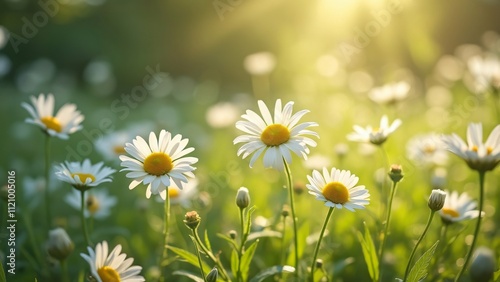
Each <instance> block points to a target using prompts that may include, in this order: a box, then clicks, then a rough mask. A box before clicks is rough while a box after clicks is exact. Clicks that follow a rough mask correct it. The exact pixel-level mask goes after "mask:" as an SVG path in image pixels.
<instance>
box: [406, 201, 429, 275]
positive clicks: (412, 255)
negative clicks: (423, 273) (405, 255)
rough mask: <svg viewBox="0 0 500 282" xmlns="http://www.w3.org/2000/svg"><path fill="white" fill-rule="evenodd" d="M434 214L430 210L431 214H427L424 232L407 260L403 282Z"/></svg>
mask: <svg viewBox="0 0 500 282" xmlns="http://www.w3.org/2000/svg"><path fill="white" fill-rule="evenodd" d="M434 213H436V212H435V211H433V210H431V213H430V214H429V219H428V220H427V225H426V226H425V229H424V232H423V233H422V235H420V238H418V241H417V244H415V247H414V248H413V250H412V251H411V255H410V258H409V259H408V264H407V265H406V270H405V276H404V279H403V282H406V279H408V274H409V273H410V265H411V261H412V260H413V257H414V256H415V253H416V251H417V248H418V245H420V243H421V242H422V239H424V237H425V234H426V233H427V230H429V227H430V226H431V222H432V219H433V218H434Z"/></svg>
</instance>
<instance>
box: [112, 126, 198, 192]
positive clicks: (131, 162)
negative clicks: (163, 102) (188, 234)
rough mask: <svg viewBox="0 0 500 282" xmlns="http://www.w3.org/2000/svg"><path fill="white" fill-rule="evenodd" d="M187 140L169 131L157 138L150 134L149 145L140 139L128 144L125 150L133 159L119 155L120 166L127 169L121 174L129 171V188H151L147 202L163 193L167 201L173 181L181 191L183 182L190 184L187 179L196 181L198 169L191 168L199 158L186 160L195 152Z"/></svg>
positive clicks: (148, 189) (137, 138) (148, 190)
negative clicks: (140, 186)
mask: <svg viewBox="0 0 500 282" xmlns="http://www.w3.org/2000/svg"><path fill="white" fill-rule="evenodd" d="M188 141H189V140H188V139H187V138H186V139H182V135H180V134H177V135H175V136H174V137H173V138H172V134H171V133H170V132H168V131H166V130H162V131H161V132H160V135H159V137H158V139H157V138H156V134H155V133H154V132H151V133H150V134H149V144H148V143H147V142H146V141H145V140H144V139H143V138H142V137H140V136H137V137H136V138H135V139H134V140H132V143H127V144H125V151H127V153H129V154H130V155H131V156H132V157H133V158H131V157H129V156H125V155H122V156H120V160H121V161H122V163H121V165H122V166H123V167H125V168H123V169H122V170H121V171H129V172H128V173H127V177H128V178H132V179H133V180H132V182H131V183H130V185H129V189H134V188H135V187H137V185H139V184H140V183H141V182H142V183H143V184H144V185H148V187H147V190H146V197H147V198H148V199H149V198H150V197H151V194H154V195H156V194H160V196H161V198H162V199H166V196H167V187H168V186H170V185H171V182H172V181H173V182H174V183H175V185H177V187H179V188H180V189H182V188H183V183H185V182H188V179H187V177H191V178H194V174H193V171H194V170H195V169H196V168H195V167H193V166H192V165H193V164H195V163H196V162H198V159H197V158H194V157H185V155H187V154H189V153H191V152H192V151H194V148H186V146H187V144H188Z"/></svg>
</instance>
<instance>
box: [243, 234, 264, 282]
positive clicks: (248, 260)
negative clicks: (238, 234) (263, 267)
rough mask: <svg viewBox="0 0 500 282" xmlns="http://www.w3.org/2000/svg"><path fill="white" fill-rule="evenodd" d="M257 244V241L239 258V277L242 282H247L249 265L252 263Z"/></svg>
mask: <svg viewBox="0 0 500 282" xmlns="http://www.w3.org/2000/svg"><path fill="white" fill-rule="evenodd" d="M258 244H259V240H256V241H254V242H253V243H252V244H251V245H250V246H249V247H248V248H247V249H246V250H245V252H244V253H243V256H242V257H241V265H240V270H241V276H242V279H243V281H247V278H248V271H249V270H250V263H251V262H252V258H253V256H254V255H255V249H257V245H258Z"/></svg>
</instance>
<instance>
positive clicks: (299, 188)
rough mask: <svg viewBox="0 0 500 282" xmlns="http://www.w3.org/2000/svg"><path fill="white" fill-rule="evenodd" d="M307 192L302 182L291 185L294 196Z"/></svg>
mask: <svg viewBox="0 0 500 282" xmlns="http://www.w3.org/2000/svg"><path fill="white" fill-rule="evenodd" d="M305 191H307V188H306V185H305V184H304V182H302V181H297V182H295V183H294V184H293V192H294V193H295V195H302V194H304V192H305Z"/></svg>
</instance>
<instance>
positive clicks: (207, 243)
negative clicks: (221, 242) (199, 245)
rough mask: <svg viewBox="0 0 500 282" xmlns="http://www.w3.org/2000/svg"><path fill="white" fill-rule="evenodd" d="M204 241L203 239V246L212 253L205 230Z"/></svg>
mask: <svg viewBox="0 0 500 282" xmlns="http://www.w3.org/2000/svg"><path fill="white" fill-rule="evenodd" d="M204 237H205V238H204V239H205V246H206V247H207V249H208V250H209V251H210V252H212V245H211V244H210V239H208V231H207V229H205V234H204Z"/></svg>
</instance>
